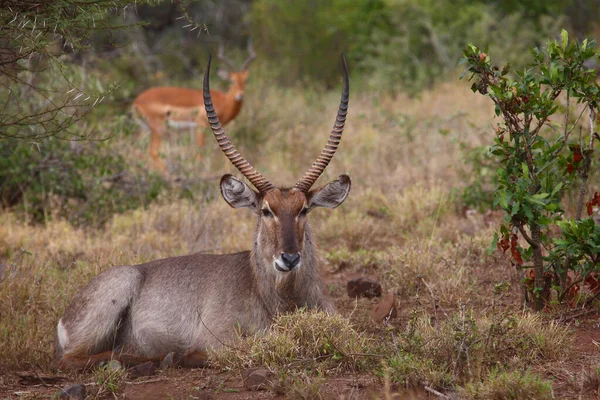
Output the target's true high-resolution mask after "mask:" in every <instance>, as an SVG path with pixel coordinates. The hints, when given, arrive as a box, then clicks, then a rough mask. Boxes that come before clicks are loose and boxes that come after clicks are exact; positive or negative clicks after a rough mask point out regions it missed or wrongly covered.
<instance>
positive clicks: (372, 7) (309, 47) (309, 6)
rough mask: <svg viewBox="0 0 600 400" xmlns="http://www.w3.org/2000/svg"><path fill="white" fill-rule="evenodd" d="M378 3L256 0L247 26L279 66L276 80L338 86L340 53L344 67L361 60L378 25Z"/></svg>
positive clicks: (373, 0) (364, 0) (369, 0)
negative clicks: (341, 53)
mask: <svg viewBox="0 0 600 400" xmlns="http://www.w3.org/2000/svg"><path fill="white" fill-rule="evenodd" d="M382 7H383V3H382V1H380V0H360V1H353V0H325V1H286V2H281V1H277V0H258V1H255V2H254V4H253V7H252V12H251V20H252V27H253V30H254V32H253V36H254V37H255V39H256V40H255V43H256V44H257V45H258V46H260V48H261V49H262V52H263V53H264V54H266V55H267V56H268V57H269V58H270V59H272V60H277V62H278V65H279V66H278V72H279V76H278V79H279V80H280V81H282V82H283V83H285V84H292V83H296V82H297V81H298V79H302V78H306V79H309V80H317V81H319V82H321V83H325V84H326V85H334V84H338V83H339V77H340V72H339V71H340V69H339V53H340V52H345V53H346V57H347V60H348V63H349V64H350V65H356V60H357V59H358V57H360V56H361V55H362V54H364V50H365V47H366V45H367V42H368V40H369V35H370V33H371V32H372V30H373V28H374V26H375V24H379V23H381V22H382V21H381V19H380V18H381V15H380V11H381V9H382Z"/></svg>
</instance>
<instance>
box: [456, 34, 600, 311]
mask: <svg viewBox="0 0 600 400" xmlns="http://www.w3.org/2000/svg"><path fill="white" fill-rule="evenodd" d="M531 54H532V55H533V63H532V64H531V65H530V66H529V67H527V68H525V69H524V70H522V71H517V72H516V77H515V78H514V79H511V78H510V77H509V75H508V74H509V72H510V67H509V66H508V65H505V66H504V67H498V66H495V65H494V64H492V62H491V59H490V57H489V55H488V54H486V53H485V52H483V51H481V50H480V49H479V48H477V47H475V46H473V45H469V46H468V47H467V48H466V50H465V52H464V55H465V58H463V59H462V60H461V63H466V64H467V70H466V71H465V72H470V73H471V74H472V78H473V77H474V78H476V79H475V83H474V84H473V86H472V89H473V91H474V92H479V93H481V94H484V95H486V96H488V97H489V98H490V99H491V100H492V101H493V102H494V104H495V113H496V116H498V117H501V119H502V121H501V123H499V124H498V127H497V129H496V135H495V138H494V144H493V145H492V146H491V148H490V153H491V154H492V155H493V156H494V158H495V160H496V161H497V162H498V165H499V168H498V170H497V174H498V179H497V188H496V191H495V194H494V202H493V205H494V206H498V207H500V208H501V209H503V210H504V211H505V212H506V217H505V219H504V222H503V224H502V226H501V227H500V239H498V237H496V239H495V241H496V242H497V244H498V247H499V248H501V249H502V250H504V251H506V250H508V249H509V248H510V250H511V255H512V258H513V260H514V263H515V264H517V265H519V266H523V267H524V268H531V267H532V268H533V270H534V274H533V277H534V279H535V287H534V289H533V301H534V304H533V305H534V307H535V308H537V309H540V308H542V307H543V306H544V304H545V303H546V302H547V301H548V300H549V294H550V293H549V292H550V288H549V286H550V284H551V283H552V282H550V281H549V279H548V278H551V280H554V281H555V282H554V283H555V285H556V286H557V287H559V288H560V289H559V300H564V299H565V295H566V293H565V291H566V290H567V289H568V288H569V284H568V279H567V273H568V271H573V272H575V273H576V274H583V276H582V275H577V276H578V277H581V279H585V277H586V275H587V274H589V273H590V272H592V271H594V270H596V269H599V268H600V263H599V262H598V261H599V260H598V259H597V257H596V258H593V257H592V258H590V255H591V254H593V252H594V251H597V249H598V246H600V236H599V235H598V233H597V232H598V231H597V229H596V228H595V227H594V221H593V220H592V219H591V217H589V218H588V219H587V220H585V219H584V220H582V210H583V203H584V202H585V201H586V200H587V199H586V198H585V195H586V191H587V181H588V178H589V175H590V174H593V171H594V168H593V167H592V165H594V164H595V163H597V161H598V160H597V158H598V157H597V151H595V149H594V142H595V141H596V140H600V137H598V135H597V133H595V129H594V124H595V120H596V116H597V112H598V105H599V101H600V87H599V86H598V84H597V83H596V81H595V76H594V72H593V70H589V69H587V68H586V67H584V65H583V63H584V62H585V61H586V60H587V59H589V58H591V57H595V56H596V51H595V42H594V41H588V40H584V41H583V42H578V41H570V40H569V37H568V34H567V32H566V31H564V30H563V32H562V34H561V40H560V42H558V41H551V42H549V43H548V45H547V46H546V47H545V48H543V49H539V48H537V47H536V48H533V49H532V50H531ZM561 94H563V95H564V96H565V98H566V109H565V111H564V116H562V120H563V123H562V124H560V123H558V121H559V120H560V119H561V116H560V115H559V116H557V117H556V118H554V117H553V119H552V120H551V119H550V117H552V116H555V114H557V112H558V111H559V110H560V107H561V105H560V101H559V96H561ZM573 100H575V101H576V103H577V105H573V104H572V101H573ZM586 112H587V113H588V114H589V121H588V122H589V126H588V127H587V128H586V129H585V133H584V129H583V126H582V124H583V123H582V119H581V118H582V116H583V115H584V114H585V113H586ZM572 114H573V115H572ZM573 132H576V133H575V134H573V135H572V133H573ZM577 133H578V134H577ZM577 187H578V188H579V193H580V194H579V197H578V199H577V203H576V208H577V211H576V212H575V215H574V217H568V216H567V215H568V214H567V213H566V211H565V208H566V205H565V200H564V195H565V193H567V192H568V190H569V189H573V188H577ZM554 227H560V228H561V230H562V235H561V237H560V238H559V239H555V238H553V234H552V232H553V228H554ZM518 233H520V234H521V236H522V237H523V238H524V239H525V242H526V243H527V245H525V246H521V245H520V244H519V242H518V236H517V235H518ZM569 246H570V247H569ZM567 247H568V249H569V250H566V249H567ZM542 248H545V249H547V251H548V255H544V254H543V252H542ZM527 262H532V264H526V263H527Z"/></svg>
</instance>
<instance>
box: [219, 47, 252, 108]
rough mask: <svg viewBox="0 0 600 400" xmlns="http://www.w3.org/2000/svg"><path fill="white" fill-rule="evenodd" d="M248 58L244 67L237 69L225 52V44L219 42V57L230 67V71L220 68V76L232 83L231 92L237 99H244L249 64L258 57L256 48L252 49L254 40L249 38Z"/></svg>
mask: <svg viewBox="0 0 600 400" xmlns="http://www.w3.org/2000/svg"><path fill="white" fill-rule="evenodd" d="M248 54H249V55H248V58H247V59H246V61H244V64H242V68H240V69H239V70H237V69H236V68H235V66H234V65H233V63H232V62H231V61H230V60H229V59H228V58H227V57H225V55H224V54H223V44H222V43H219V54H218V58H219V60H221V61H222V62H223V63H224V64H225V65H226V66H227V68H228V69H229V70H228V71H225V70H219V77H221V79H225V80H228V81H229V82H230V83H231V86H230V87H229V93H231V94H233V97H234V98H235V100H236V101H242V100H244V92H245V91H246V80H247V79H248V66H249V65H250V63H251V62H252V61H253V60H254V59H255V58H256V54H255V53H254V50H252V41H251V40H248Z"/></svg>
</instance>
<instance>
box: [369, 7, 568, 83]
mask: <svg viewBox="0 0 600 400" xmlns="http://www.w3.org/2000/svg"><path fill="white" fill-rule="evenodd" d="M385 5H386V7H385V9H384V11H383V12H382V13H383V14H384V18H383V19H384V20H385V21H389V23H386V24H379V25H378V26H377V28H376V29H375V31H374V32H373V34H372V36H371V38H370V41H369V43H370V47H369V49H368V56H366V57H364V58H363V59H362V61H361V66H362V67H363V68H364V69H365V70H368V71H374V73H373V74H370V78H369V80H370V82H371V83H372V84H374V85H375V86H377V87H387V88H392V89H394V87H393V86H394V85H392V86H390V82H394V83H395V84H396V85H398V84H399V85H400V86H401V87H402V88H403V89H404V90H407V91H408V92H410V93H415V92H417V91H419V90H421V89H423V88H424V87H428V86H430V85H431V84H432V83H434V82H436V81H439V80H440V79H443V78H444V76H445V74H446V73H447V72H450V71H453V70H454V68H455V66H456V62H457V61H458V60H457V57H456V56H455V55H457V54H459V53H460V50H461V49H462V48H464V46H465V45H466V44H467V43H468V42H469V41H473V40H478V41H480V42H481V43H483V44H485V46H489V47H490V48H491V49H492V50H493V51H494V52H498V53H501V54H503V56H504V58H505V60H506V61H509V62H511V64H513V65H516V66H523V62H522V57H521V54H522V53H523V51H526V50H527V49H528V48H529V47H531V46H534V45H536V44H538V43H540V42H541V40H542V39H543V38H544V37H547V35H549V34H550V33H551V32H552V31H555V25H556V24H557V23H558V22H559V20H557V19H556V18H549V17H546V16H544V15H540V16H539V17H536V18H537V19H536V20H535V21H537V22H538V23H537V24H535V25H532V24H531V19H525V18H524V17H523V15H522V14H521V13H518V12H515V11H514V9H512V8H509V9H507V10H506V11H505V12H500V11H499V10H498V9H497V8H496V7H494V6H492V5H489V4H485V2H482V1H473V0H460V1H453V2H444V1H442V2H440V1H435V0H427V1H420V0H418V1H417V0H387V1H386V2H385Z"/></svg>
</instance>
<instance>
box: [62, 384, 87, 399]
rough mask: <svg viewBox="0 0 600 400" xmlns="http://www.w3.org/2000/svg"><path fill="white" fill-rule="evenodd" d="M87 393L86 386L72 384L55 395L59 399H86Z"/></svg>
mask: <svg viewBox="0 0 600 400" xmlns="http://www.w3.org/2000/svg"><path fill="white" fill-rule="evenodd" d="M85 394H86V393H85V386H83V385H71V386H68V387H65V388H62V389H61V390H60V391H58V392H57V393H56V396H55V397H56V398H59V399H71V400H83V399H85Z"/></svg>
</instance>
